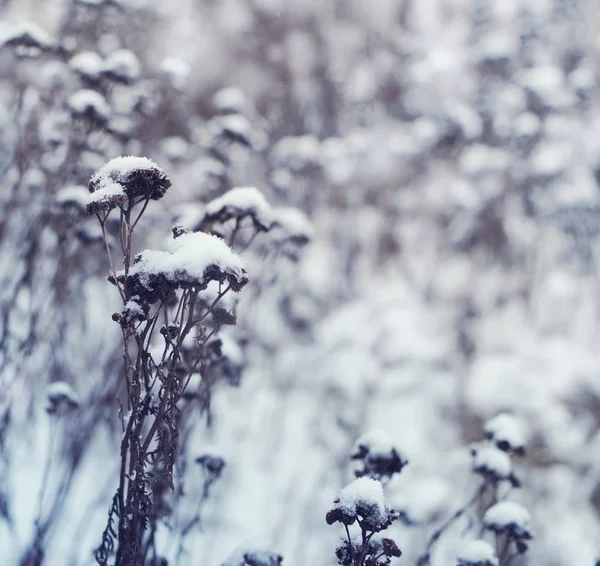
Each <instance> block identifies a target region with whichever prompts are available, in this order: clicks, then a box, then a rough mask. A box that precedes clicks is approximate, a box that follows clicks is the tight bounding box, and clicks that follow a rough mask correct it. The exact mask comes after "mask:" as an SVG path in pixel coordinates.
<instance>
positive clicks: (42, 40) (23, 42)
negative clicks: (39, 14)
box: [0, 22, 54, 57]
mask: <svg viewBox="0 0 600 566" xmlns="http://www.w3.org/2000/svg"><path fill="white" fill-rule="evenodd" d="M0 46H2V47H8V48H10V49H13V50H14V52H15V54H16V55H17V56H19V57H37V56H38V55H40V54H41V53H42V52H44V51H50V50H51V49H52V48H53V47H54V40H53V39H52V37H51V36H50V35H49V34H48V33H47V32H46V31H45V30H44V29H42V28H41V27H39V26H38V25H37V24H34V23H33V22H22V23H20V24H18V25H15V26H11V27H10V28H9V29H8V30H5V31H4V33H3V34H2V37H0Z"/></svg>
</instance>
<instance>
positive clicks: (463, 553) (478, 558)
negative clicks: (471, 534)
mask: <svg viewBox="0 0 600 566" xmlns="http://www.w3.org/2000/svg"><path fill="white" fill-rule="evenodd" d="M457 558H458V563H457V566H498V557H497V556H496V552H495V551H494V548H493V547H492V545H491V544H489V543H488V542H486V541H485V540H471V541H468V542H466V543H465V544H463V546H462V548H461V549H460V551H459V553H458V557H457Z"/></svg>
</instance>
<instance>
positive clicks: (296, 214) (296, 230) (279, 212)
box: [273, 206, 314, 240]
mask: <svg viewBox="0 0 600 566" xmlns="http://www.w3.org/2000/svg"><path fill="white" fill-rule="evenodd" d="M273 217H274V219H275V220H274V223H273V224H274V226H277V227H279V228H281V229H282V230H283V231H284V232H285V233H286V234H287V235H288V237H290V238H298V239H303V240H311V239H312V237H313V234H314V228H313V225H312V224H311V222H310V220H309V219H308V217H307V216H306V214H304V213H303V212H302V211H301V210H300V209H298V208H295V207H293V206H281V207H278V208H275V209H274V210H273Z"/></svg>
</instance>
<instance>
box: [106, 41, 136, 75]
mask: <svg viewBox="0 0 600 566" xmlns="http://www.w3.org/2000/svg"><path fill="white" fill-rule="evenodd" d="M102 70H103V72H104V73H107V74H110V75H112V76H114V77H116V78H117V79H120V80H122V81H125V82H132V81H135V80H136V79H138V78H139V77H140V74H141V72H142V66H141V64H140V61H139V59H138V58H137V57H136V55H135V53H133V51H131V50H129V49H117V50H115V51H113V52H112V53H111V54H110V55H109V56H108V57H107V59H106V61H105V62H104V65H103V68H102Z"/></svg>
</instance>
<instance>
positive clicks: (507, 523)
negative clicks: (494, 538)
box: [483, 501, 533, 540]
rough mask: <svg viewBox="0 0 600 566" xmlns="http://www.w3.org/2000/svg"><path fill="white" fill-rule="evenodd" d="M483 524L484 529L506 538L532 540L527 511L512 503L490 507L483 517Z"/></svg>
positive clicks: (503, 502) (502, 502)
mask: <svg viewBox="0 0 600 566" xmlns="http://www.w3.org/2000/svg"><path fill="white" fill-rule="evenodd" d="M483 524H484V526H485V527H486V529H489V530H490V531H493V532H495V533H498V534H503V535H506V536H507V537H508V538H512V539H523V540H528V539H531V538H533V535H532V534H531V517H530V515H529V511H527V509H525V507H523V506H522V505H519V504H518V503H515V502H514V501H500V502H499V503H496V504H495V505H492V507H490V508H489V509H488V510H487V511H486V513H485V515H484V516H483Z"/></svg>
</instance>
